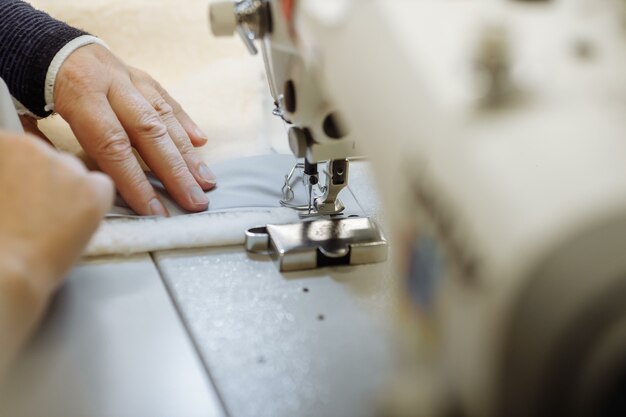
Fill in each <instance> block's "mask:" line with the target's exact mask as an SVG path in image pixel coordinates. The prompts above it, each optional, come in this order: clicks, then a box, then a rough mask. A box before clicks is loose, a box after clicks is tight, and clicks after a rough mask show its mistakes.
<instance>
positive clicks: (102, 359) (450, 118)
mask: <svg viewBox="0 0 626 417" xmlns="http://www.w3.org/2000/svg"><path fill="white" fill-rule="evenodd" d="M624 16H625V14H624V10H623V3H620V2H617V1H615V2H611V1H607V2H599V1H597V0H590V1H560V2H559V1H508V2H505V1H481V2H477V1H475V2H458V1H444V0H424V1H403V0H395V1H394V0H370V1H360V0H354V1H349V0H335V1H324V2H321V1H315V0H309V1H306V0H299V1H287V0H276V1H270V2H266V1H261V0H257V1H245V2H241V3H237V4H236V5H234V4H233V3H227V4H221V5H216V6H214V9H213V25H214V30H215V31H216V33H218V34H227V33H233V32H235V31H238V32H239V33H240V34H241V35H242V36H243V39H244V41H245V43H246V44H248V45H249V46H250V49H252V50H254V49H253V48H256V47H255V44H254V42H253V41H255V40H256V41H260V42H261V46H262V49H263V51H264V54H265V56H264V62H265V63H266V64H267V65H268V67H267V70H266V72H267V74H268V75H269V79H270V87H271V95H272V97H273V98H274V101H275V103H276V106H277V110H276V111H275V113H276V114H277V115H278V116H279V117H281V118H284V119H285V120H286V121H287V122H289V123H291V124H292V125H293V126H292V128H291V129H290V132H292V133H291V134H290V135H289V141H290V145H291V148H292V151H293V152H294V154H295V155H296V156H299V157H302V158H305V161H306V162H302V166H301V168H298V167H296V169H302V170H303V172H304V171H306V172H304V174H303V175H304V176H305V181H304V182H303V184H304V186H305V187H307V188H308V189H309V190H308V191H309V196H310V198H309V201H308V202H307V204H306V207H301V206H302V205H301V204H299V205H297V206H296V207H295V208H296V209H298V210H299V211H301V212H302V214H304V215H305V217H307V216H308V215H309V214H313V215H315V214H316V213H318V212H320V213H321V212H324V211H325V210H327V211H326V213H334V212H337V211H339V207H341V205H339V204H338V203H337V197H338V196H340V193H339V191H340V190H341V189H342V188H341V186H342V185H343V184H342V183H341V182H340V181H335V180H333V175H332V173H335V174H337V175H335V177H338V178H339V179H341V180H344V181H347V168H348V164H347V163H345V161H346V160H350V158H352V157H353V156H355V155H371V156H373V158H372V161H373V172H374V173H375V175H374V181H370V180H366V178H367V177H368V175H369V174H370V172H371V170H370V166H369V165H365V164H364V163H363V162H356V163H355V162H353V161H351V165H352V166H351V167H350V168H352V175H351V180H350V182H349V184H348V185H347V186H345V187H343V191H342V192H341V194H343V195H345V193H346V192H347V191H348V190H349V191H351V192H352V194H354V195H355V196H356V200H357V201H358V203H359V205H360V206H362V207H363V211H364V215H370V216H374V217H378V218H379V219H380V218H382V216H381V214H380V211H379V210H378V205H379V197H377V196H376V195H372V194H373V192H372V191H371V187H373V185H374V183H377V184H378V187H377V188H378V190H379V192H380V200H382V201H383V202H385V203H386V215H385V220H386V224H387V230H388V231H390V233H391V238H392V242H393V243H394V245H395V246H394V255H395V262H394V265H395V270H396V272H395V274H394V277H390V276H389V274H388V272H387V270H386V267H385V264H375V265H368V266H359V267H354V268H347V269H346V268H325V269H313V270H311V271H309V272H297V273H288V274H281V273H279V272H278V271H277V270H276V269H275V267H274V265H272V263H271V262H270V261H269V260H267V259H265V258H263V257H259V256H257V255H250V254H246V253H245V251H244V249H243V248H239V247H232V248H212V249H202V250H195V251H172V252H161V253H154V254H151V255H150V256H147V255H146V256H143V257H141V258H140V259H134V260H126V259H116V260H114V261H111V260H107V262H104V263H100V262H96V263H88V264H86V265H83V266H80V267H79V268H77V269H76V270H75V271H74V272H73V274H72V277H70V282H69V284H68V288H69V290H74V292H72V291H69V293H68V290H66V291H65V292H62V293H61V300H62V301H63V300H67V299H68V298H69V299H70V303H69V305H70V306H73V307H74V309H75V311H80V312H81V313H83V312H86V313H87V314H83V315H82V316H81V317H92V318H93V321H94V322H95V321H97V320H101V321H103V322H104V324H103V325H100V326H95V330H98V331H99V333H100V334H102V335H104V336H105V337H102V338H100V340H101V343H94V344H93V346H94V348H98V349H100V350H97V351H96V353H97V355H94V357H89V355H87V358H79V359H80V360H78V362H79V364H82V365H84V364H85V363H102V365H101V368H103V369H104V370H103V369H99V370H96V371H94V372H92V373H90V372H85V376H84V377H85V378H86V379H87V380H89V381H93V380H96V381H98V382H102V387H103V389H104V392H105V393H106V394H108V396H107V395H102V396H100V397H98V398H97V399H95V400H93V401H94V403H96V404H98V405H106V404H107V403H110V402H111V401H110V399H111V398H114V399H122V400H123V399H124V398H127V397H125V396H126V395H128V393H133V394H132V395H135V393H136V391H137V386H139V385H141V384H145V386H144V390H143V391H142V396H141V397H140V398H142V399H147V398H152V402H150V401H147V400H146V401H144V402H143V403H142V405H143V407H144V408H143V410H142V411H143V412H146V410H148V408H150V406H153V408H151V409H150V410H149V411H148V412H152V415H157V414H158V411H159V406H162V405H163V403H165V404H166V405H167V403H168V401H167V400H169V403H170V404H175V405H179V404H184V403H185V402H187V403H188V404H192V403H193V404H194V405H195V407H192V410H191V411H189V412H187V411H188V410H184V412H182V413H180V414H187V415H194V412H193V411H197V410H201V409H202V407H205V408H204V409H202V410H203V411H204V412H205V413H206V414H214V415H232V416H259V415H267V416H273V417H276V416H292V415H302V416H305V415H310V416H317V415H341V416H364V415H373V414H375V413H376V411H374V410H375V407H374V406H372V402H373V399H374V398H377V397H376V396H375V394H374V392H378V393H381V395H382V396H383V398H386V400H385V399H383V400H382V402H377V404H379V405H381V404H382V407H381V408H379V409H378V410H383V411H381V412H379V414H383V415H393V416H415V415H419V416H450V415H464V416H481V417H482V416H507V417H508V416H517V415H522V416H526V415H533V416H542V415H549V416H554V415H580V416H588V415H597V414H602V415H609V413H610V412H612V413H614V415H622V414H623V398H624V393H623V381H624V361H623V357H624V351H625V347H624V346H625V342H624V341H625V336H624V334H625V332H624V317H625V312H624V307H623V306H624V303H623V300H624V296H625V293H626V288H625V284H624V272H625V271H626V261H625V260H624V259H626V258H625V257H624V256H623V253H622V252H623V249H622V248H624V247H625V244H626V226H625V220H626V219H624V213H626V181H624V178H626V172H625V170H626V164H624V163H623V161H624V150H625V149H624V144H623V138H624V136H625V135H626V129H625V127H626V126H624V122H623V119H624V118H623V104H622V103H624V102H625V98H626V91H624V83H623V79H624V75H623V74H624V68H625V67H626V56H625V54H624V50H625V48H624V42H625V40H626V35H625V34H624V31H623V27H622V25H623V23H622V20H621V19H622V18H623V17H624ZM289 80H292V84H293V85H291V84H290V83H288V81H289ZM294 92H296V93H297V95H296V94H293V93H294ZM309 103H311V105H310V106H309ZM294 104H295V106H294ZM331 114H334V115H335V116H334V117H333V118H332V119H334V121H332V122H331V121H328V123H324V121H325V120H326V119H327V117H328V115H331ZM332 119H328V120H332ZM325 125H326V127H327V129H325ZM333 125H334V128H335V130H337V132H333V129H329V128H328V127H329V126H330V127H332V126H333ZM306 128H308V129H309V132H308V133H307V132H306V130H305V129H306ZM325 130H327V131H325ZM346 132H349V133H348V134H346ZM329 133H333V134H334V133H341V134H335V136H338V137H337V138H333V137H332V135H330V134H329ZM357 145H358V147H359V148H357ZM324 161H339V165H338V167H340V168H341V167H342V164H344V163H345V167H346V170H345V171H344V172H343V174H345V175H341V174H340V173H339V172H336V169H334V168H333V167H331V168H329V169H323V168H322V169H321V170H320V169H319V168H318V173H317V177H316V175H315V165H316V164H319V163H320V162H324ZM331 165H332V164H331ZM325 171H328V174H330V175H327V174H325ZM355 174H356V175H355ZM321 175H326V178H319V177H320V176H321ZM328 177H330V178H328ZM342 177H343V178H342ZM316 179H318V180H320V181H319V182H321V183H322V188H319V187H318V186H317V184H316V183H315V182H316ZM319 182H318V183H319ZM287 183H289V182H288V181H287ZM327 185H331V186H333V187H334V191H333V192H330V191H328V190H329V189H326V190H324V189H323V187H326V186H327ZM309 187H310V188H309ZM326 191H328V192H329V194H328V195H326V196H325V192H326ZM286 197H288V196H286ZM287 200H288V198H285V199H284V201H285V203H290V201H287ZM252 243H254V242H252ZM138 269H140V270H141V275H142V277H143V279H142V280H137V281H133V280H128V279H127V278H129V277H132V276H134V275H136V274H137V270H138ZM98 274H101V275H102V276H100V278H103V276H105V277H106V276H108V275H112V276H115V277H116V278H118V279H117V280H115V283H116V284H117V285H127V286H130V288H124V289H118V292H119V293H120V295H119V296H118V297H117V298H116V299H115V300H114V302H116V303H118V304H117V305H116V307H117V308H116V309H114V310H112V311H119V306H120V305H122V306H124V307H126V308H128V309H129V310H130V311H133V313H134V314H135V315H136V316H133V320H128V319H127V321H128V322H130V323H131V324H133V323H134V324H135V325H134V326H123V327H122V330H123V334H122V335H120V329H119V325H118V323H119V322H123V321H121V320H115V319H110V316H107V315H106V314H104V313H103V312H105V311H108V310H106V309H105V308H104V307H102V308H101V309H93V308H92V307H90V306H91V304H90V305H85V304H81V303H80V300H81V299H84V298H83V297H80V296H79V295H81V293H79V292H78V291H76V289H77V288H79V289H82V290H84V291H87V290H89V291H90V292H88V294H90V295H92V297H94V298H95V299H96V301H101V302H102V300H106V301H108V303H109V304H107V303H103V304H102V305H108V306H110V303H111V296H110V294H111V288H110V287H108V286H107V285H110V281H109V282H107V280H106V279H98ZM124 275H126V276H124ZM86 278H92V279H93V281H94V284H95V283H96V282H97V285H99V286H101V287H99V288H102V292H101V293H95V292H94V291H93V287H91V286H89V282H90V281H89V280H88V279H86ZM129 283H130V284H129ZM147 289H149V290H147ZM166 290H167V291H166ZM128 293H130V294H138V295H145V294H148V295H149V296H150V298H149V300H150V302H149V303H148V305H151V306H153V307H154V306H160V307H161V308H156V309H155V310H156V311H160V312H161V314H162V315H161V316H160V317H161V318H162V319H161V320H159V322H158V325H157V324H155V323H154V322H153V320H151V317H150V315H142V314H143V311H142V309H141V308H140V307H141V306H142V304H141V301H142V299H144V300H145V299H146V298H145V297H135V298H132V297H131V298H130V299H126V298H125V297H124V296H123V294H128ZM68 294H69V296H68ZM166 294H169V296H170V297H171V300H172V301H173V304H174V305H175V306H176V311H177V312H178V316H177V315H176V312H174V311H173V310H174V309H173V306H172V305H169V304H168V299H167V295H166ZM63 297H65V298H63ZM62 305H65V306H67V305H68V304H67V303H66V304H62ZM364 306H366V307H367V308H364ZM133 308H134V309H135V310H131V309H133ZM394 309H395V310H396V314H395V317H396V322H397V328H398V329H400V333H403V334H404V335H405V336H406V339H405V340H404V342H403V343H401V346H402V347H403V348H404V349H403V351H404V354H403V355H402V356H401V357H399V358H398V357H396V358H392V357H390V354H389V350H388V349H386V346H385V344H386V342H387V341H388V340H389V334H388V323H387V322H386V321H385V319H386V318H388V317H389V316H390V314H391V311H392V310H394ZM61 311H62V312H65V314H67V315H68V316H69V315H70V313H69V312H68V310H67V309H61ZM69 311H72V310H69ZM150 311H154V310H150ZM372 312H375V313H376V314H373V315H372ZM89 314H91V315H89ZM103 316H104V319H103V318H102V317H103ZM63 317H64V316H63V315H61V316H59V315H58V314H57V315H53V322H54V323H56V324H57V325H58V326H59V327H60V328H61V329H64V330H65V334H66V335H70V336H74V337H65V338H63V339H59V338H57V339H55V343H56V345H55V346H58V349H57V350H55V352H64V351H66V350H67V349H65V350H64V349H62V348H67V345H70V346H71V347H72V348H73V351H75V352H82V351H83V350H80V349H79V347H80V346H81V343H82V341H83V339H81V338H79V337H80V335H83V334H84V331H83V330H84V327H85V325H84V322H83V324H82V326H81V324H80V323H78V324H76V323H75V322H73V321H69V323H68V322H67V321H63ZM126 317H128V315H126ZM107 318H109V320H106V319H107ZM138 323H140V324H138ZM161 323H164V324H163V326H167V330H163V329H161ZM106 324H108V326H107V325H106ZM103 329H104V330H106V332H105V331H104V330H103ZM57 330H58V329H57ZM92 331H94V330H93V329H92ZM146 334H148V335H153V339H150V340H152V342H153V343H154V346H161V344H160V343H162V341H163V340H168V341H170V342H172V341H174V342H177V343H175V344H174V347H177V348H178V349H179V350H178V351H177V352H175V353H174V354H168V352H170V350H169V349H158V350H156V351H151V352H152V354H153V355H151V356H150V357H148V358H142V357H141V355H140V354H139V352H136V351H132V352H134V353H133V354H132V355H129V354H128V352H127V351H126V350H124V349H120V348H119V346H120V345H116V344H115V343H114V342H115V341H120V340H121V341H123V342H124V344H128V345H130V346H135V343H137V342H138V341H141V340H144V341H145V340H146ZM44 337H48V338H52V336H51V334H50V333H49V332H47V333H44ZM83 347H84V344H83ZM194 347H195V350H194ZM401 350H402V349H401ZM146 351H150V350H149V348H147V347H146ZM392 351H394V352H397V350H392ZM196 354H199V355H198V356H199V358H200V359H201V362H202V365H197V364H195V365H194V363H195V362H197V361H198V357H196ZM58 357H60V358H61V359H58ZM58 357H55V358H54V359H57V360H56V361H52V363H53V364H58V363H61V364H67V363H68V362H70V361H69V360H63V359H64V357H63V355H61V354H60V353H59V354H58ZM120 357H123V358H132V359H131V360H132V363H133V364H134V365H135V368H134V369H136V370H139V367H138V364H141V365H142V366H143V368H142V369H141V372H137V374H136V375H135V379H132V378H128V379H127V378H124V376H126V374H128V369H126V371H124V369H123V367H118V368H112V366H113V365H114V364H119V363H120ZM393 359H395V360H400V367H401V368H403V370H404V372H403V373H402V375H400V376H399V377H398V378H397V379H396V380H397V381H398V382H397V385H393V384H391V385H389V384H385V383H384V382H388V381H387V380H386V378H385V377H381V376H382V375H385V374H387V373H388V372H389V371H390V369H392V368H393V366H392V364H391V363H390V362H392V360H393ZM168 361H172V363H173V364H174V365H172V367H173V368H174V369H176V368H177V365H176V364H181V366H183V369H185V370H187V371H188V372H185V373H184V375H181V374H180V373H175V372H172V368H170V367H169V366H168ZM173 361H176V362H175V363H174V362H173ZM122 362H123V361H122ZM107 365H108V367H107ZM175 365H176V366H175ZM107 368H112V369H115V370H116V371H119V374H120V375H122V378H119V380H122V381H126V380H130V381H137V380H139V381H140V382H141V384H138V383H134V384H133V383H127V384H124V385H123V386H122V387H121V389H119V390H117V389H114V388H112V384H106V378H102V375H103V374H106V371H105V370H106V369H107ZM151 368H154V369H155V370H154V371H153V372H152V373H150V372H148V371H146V370H147V369H151ZM79 369H80V367H79ZM83 369H85V368H84V367H83ZM87 369H89V368H87ZM205 369H206V370H207V371H206V372H205ZM125 372H126V374H125ZM145 375H150V377H149V378H146V377H145ZM172 375H175V376H177V377H178V378H177V379H176V378H174V379H173V380H171V385H168V386H162V385H158V384H156V386H155V384H154V381H163V378H164V377H165V378H170V377H171V376H172ZM207 375H210V376H211V378H208V377H207ZM189 380H193V381H196V382H195V383H194V386H197V387H198V390H197V391H194V392H192V393H189V392H175V391H174V390H173V389H172V387H173V386H184V385H185V381H189ZM74 381H75V380H74ZM103 381H105V382H103ZM116 381H117V380H116ZM28 382H29V383H30V384H31V385H30V387H31V390H33V391H34V393H32V396H31V397H30V399H31V400H32V399H33V398H34V399H35V400H33V401H36V400H37V399H40V398H41V395H38V394H39V391H40V390H41V389H43V388H45V387H48V386H49V385H46V384H44V383H43V382H41V381H36V383H33V381H32V380H29V381H28ZM71 386H72V387H74V388H75V389H79V388H80V387H81V386H82V385H81V384H74V385H71ZM385 386H386V387H387V388H389V391H387V392H386V391H385ZM204 392H207V393H209V394H206V395H205V394H203V393H204ZM211 392H213V394H211ZM385 393H386V394H387V395H385ZM56 398H59V397H58V396H57V397H56ZM62 398H68V397H67V396H63V397H62ZM207 398H208V400H207ZM377 399H380V398H377ZM173 400H179V401H178V402H177V401H173ZM203 401H204V402H203ZM31 402H32V401H31ZM58 403H59V401H48V402H47V403H46V404H48V406H49V407H54V404H58ZM620 407H622V408H620ZM86 409H87V410H89V408H88V407H87V408H86ZM84 410H85V409H81V410H80V411H84ZM103 410H105V411H103V412H102V415H106V410H107V409H105V408H103ZM136 410H137V409H135V410H134V411H136ZM168 410H172V408H168ZM126 411H127V412H128V408H127V409H126ZM140 413H141V412H139V413H138V412H135V413H133V414H134V415H138V414H140ZM48 414H54V412H52V413H48ZM57 414H59V415H70V414H72V413H64V414H63V413H61V412H59V413H57ZM75 414H76V413H75ZM78 414H79V413H78ZM92 414H95V413H92ZM118 414H120V413H118ZM196 414H197V413H196Z"/></svg>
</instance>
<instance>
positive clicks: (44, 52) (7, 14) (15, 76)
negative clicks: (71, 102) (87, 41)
mask: <svg viewBox="0 0 626 417" xmlns="http://www.w3.org/2000/svg"><path fill="white" fill-rule="evenodd" d="M83 35H86V33H85V32H83V31H81V30H78V29H75V28H73V27H71V26H69V25H67V24H65V23H63V22H60V21H58V20H55V19H53V18H52V17H50V16H49V15H47V14H46V13H44V12H41V11H38V10H35V9H34V8H33V7H32V6H30V5H29V4H28V3H25V2H24V1H22V0H0V78H2V79H3V80H4V81H5V82H6V84H7V86H8V87H9V91H10V92H11V94H12V95H13V97H14V98H15V99H17V100H18V101H19V102H20V103H21V104H23V105H24V106H25V107H26V108H27V109H28V110H30V111H31V112H32V113H33V114H35V115H37V116H40V117H45V116H46V115H48V114H49V111H47V110H46V109H45V108H46V97H45V91H46V77H47V75H48V69H49V68H50V64H51V63H52V61H53V59H54V58H55V56H56V55H57V53H58V52H59V51H61V49H62V48H63V47H64V46H65V45H67V44H68V43H69V42H71V41H72V40H74V39H76V38H78V37H80V36H83ZM52 81H53V80H52ZM48 82H50V80H48Z"/></svg>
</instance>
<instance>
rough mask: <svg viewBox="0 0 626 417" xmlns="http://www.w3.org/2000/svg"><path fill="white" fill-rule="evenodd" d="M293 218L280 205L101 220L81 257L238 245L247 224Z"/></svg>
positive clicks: (282, 220)
mask: <svg viewBox="0 0 626 417" xmlns="http://www.w3.org/2000/svg"><path fill="white" fill-rule="evenodd" d="M297 221H299V217H298V214H297V213H296V212H295V211H294V210H291V209H288V208H282V207H280V208H268V209H258V208H250V209H244V208H242V209H241V210H238V211H216V212H205V213H199V214H192V215H183V216H173V217H156V218H155V217H145V218H127V217H118V218H110V219H106V220H104V221H103V222H102V223H101V225H100V228H99V229H98V231H96V233H95V235H94V236H93V237H92V239H91V241H90V243H89V245H88V246H87V249H86V250H85V252H84V253H83V256H84V257H94V256H106V255H132V254H135V253H145V252H154V251H163V250H172V249H191V248H201V247H215V246H229V245H241V244H243V243H244V240H245V231H246V230H247V229H249V228H251V227H256V226H265V225H266V224H285V223H293V222H297Z"/></svg>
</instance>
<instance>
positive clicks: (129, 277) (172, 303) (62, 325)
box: [0, 162, 391, 417]
mask: <svg viewBox="0 0 626 417" xmlns="http://www.w3.org/2000/svg"><path fill="white" fill-rule="evenodd" d="M370 180H371V179H370V178H369V174H368V172H367V166H366V164H365V163H364V162H359V163H355V164H353V168H352V172H351V180H350V181H351V182H350V184H351V185H350V192H352V193H353V194H354V196H355V197H356V199H357V201H358V202H359V205H360V206H361V209H362V210H363V212H364V213H365V214H366V215H369V216H372V217H374V218H378V212H379V210H378V202H377V198H376V196H375V192H374V191H373V189H372V185H371V182H370ZM242 233H243V231H242ZM390 292H391V289H390V285H389V274H388V271H387V264H377V265H365V266H359V267H345V268H324V269H320V270H314V271H307V272H297V273H288V274H281V273H279V272H278V270H277V268H276V266H275V265H274V263H272V262H271V261H270V260H269V259H268V258H265V257H263V256H256V255H254V256H253V255H249V254H247V253H246V252H245V250H244V248H243V247H240V246H232V247H218V248H207V249H199V250H179V251H168V252H158V253H152V254H149V255H148V254H146V255H141V256H138V257H132V258H123V257H122V258H103V259H98V260H93V261H88V262H85V263H83V264H81V265H79V266H77V267H76V268H75V269H74V270H73V271H72V273H71V274H70V277H69V279H68V280H67V282H66V284H65V285H64V287H63V288H62V289H61V291H60V292H59V294H58V296H57V297H56V299H55V301H54V303H53V304H52V306H51V309H50V312H49V315H48V318H47V320H46V321H45V322H44V323H43V325H42V326H41V328H40V330H39V331H38V333H37V334H36V336H35V338H34V339H33V341H32V343H31V344H30V346H28V347H27V349H26V350H25V352H24V353H23V355H22V356H21V358H20V360H19V362H18V364H17V367H16V368H15V369H14V370H13V373H12V374H11V376H10V378H11V381H12V382H13V384H12V385H13V390H14V392H11V393H9V395H7V396H6V397H5V398H2V401H0V416H5V415H6V416H14V417H18V416H37V415H46V416H64V417H75V416H76V417H77V416H90V417H94V416H110V417H125V416H128V417H131V416H132V417H141V416H150V417H154V416H174V415H175V416H177V417H185V416H207V417H208V416H231V417H261V416H268V417H281V416H285V417H287V416H289V417H292V416H315V417H320V416H354V417H357V416H358V417H366V416H368V415H373V412H374V409H373V400H374V399H375V396H376V393H378V392H379V390H380V388H381V387H382V386H384V384H385V383H386V382H387V377H388V371H389V370H390V368H391V361H390V346H389V335H388V329H389V326H388V325H387V323H386V320H387V319H386V317H388V314H389V313H390V311H391V307H390V306H391V294H390Z"/></svg>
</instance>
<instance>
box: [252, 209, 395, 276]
mask: <svg viewBox="0 0 626 417" xmlns="http://www.w3.org/2000/svg"><path fill="white" fill-rule="evenodd" d="M387 246H388V245H387V239H385V236H384V235H383V233H382V231H381V229H380V227H379V226H378V224H376V222H375V221H374V220H372V219H370V218H367V217H349V218H343V219H329V220H326V219H319V220H313V221H305V222H302V223H294V224H283V225H272V224H268V225H267V226H261V227H254V228H251V229H248V230H247V231H246V250H247V251H248V252H252V253H262V254H269V255H270V256H271V257H272V258H274V259H275V260H276V261H277V262H278V268H279V270H280V271H282V272H288V271H298V270H304V269H315V268H321V267H324V266H336V265H360V264H368V263H378V262H383V261H385V260H387Z"/></svg>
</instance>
